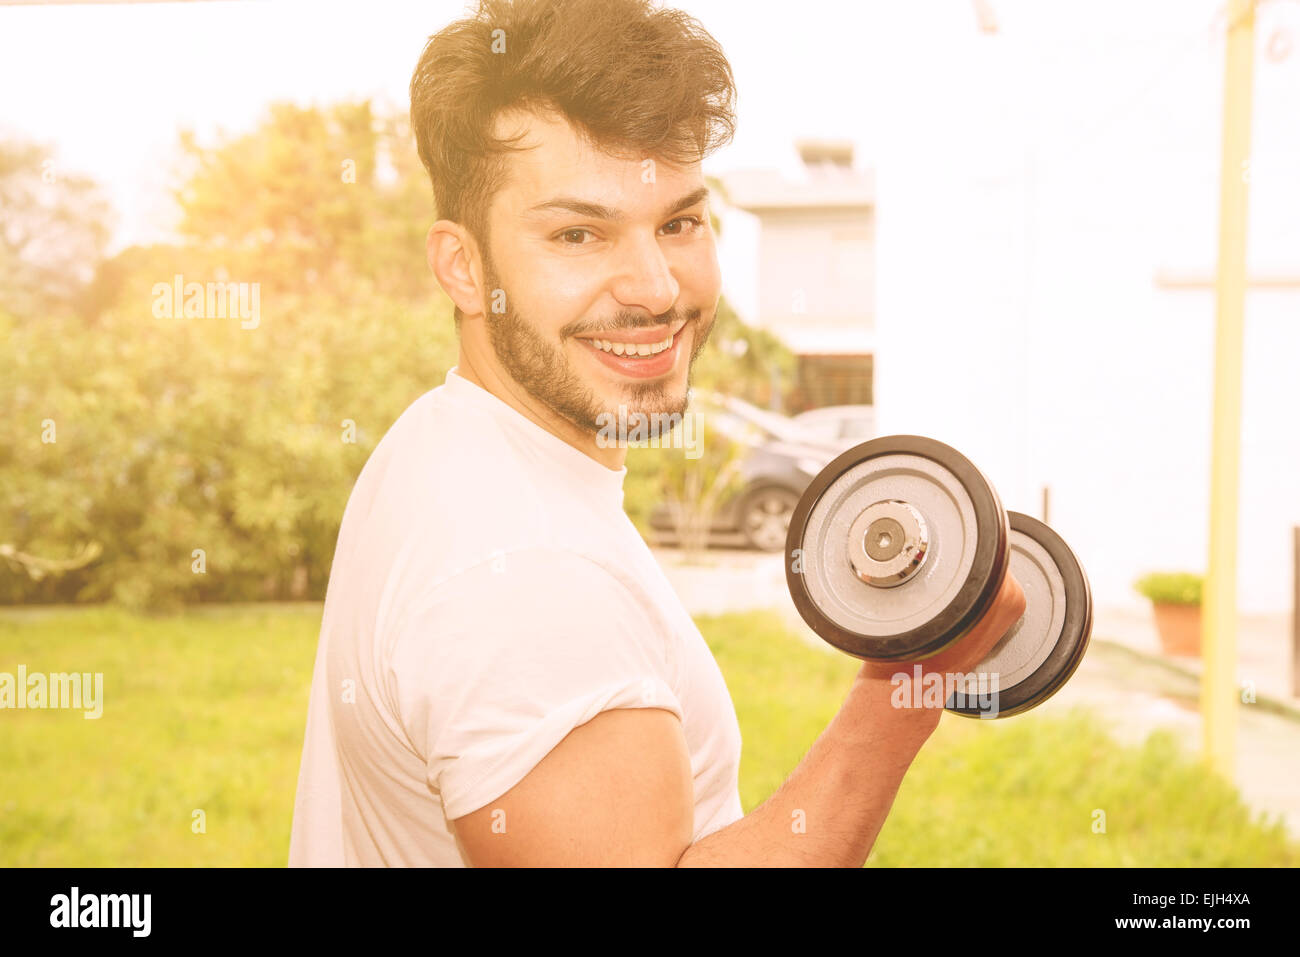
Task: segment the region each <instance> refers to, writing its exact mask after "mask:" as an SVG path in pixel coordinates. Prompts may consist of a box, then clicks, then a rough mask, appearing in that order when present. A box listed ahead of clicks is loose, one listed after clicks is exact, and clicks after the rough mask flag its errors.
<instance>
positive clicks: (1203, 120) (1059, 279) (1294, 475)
mask: <svg viewBox="0 0 1300 957" xmlns="http://www.w3.org/2000/svg"><path fill="white" fill-rule="evenodd" d="M1067 8H1068V9H1071V10H1073V11H1074V15H1072V16H1064V15H1063V14H1062V9H1063V8H1062V5H1057V4H1032V3H1028V2H1011V0H1003V2H999V3H997V4H995V9H996V10H997V13H998V17H999V21H1000V22H1001V24H1002V32H1001V33H1000V34H999V35H998V36H996V37H988V36H985V35H982V34H980V33H979V32H978V30H977V29H976V28H975V26H974V23H973V15H971V14H970V11H969V9H968V7H967V6H965V5H958V4H952V5H944V6H943V10H944V12H945V15H944V16H942V17H941V16H938V15H937V14H936V13H935V11H933V10H931V9H930V5H928V4H916V5H906V4H895V5H892V6H887V5H878V6H876V7H874V9H875V10H876V11H877V18H878V20H879V23H878V29H876V30H873V31H872V32H871V36H870V37H868V38H867V39H866V40H865V43H866V44H867V46H868V47H869V49H868V50H867V55H866V60H867V61H868V62H869V63H870V64H871V67H870V74H869V79H868V81H867V82H868V87H869V90H870V95H872V96H875V97H879V98H880V100H881V103H882V108H881V113H882V118H883V119H882V127H881V129H880V131H879V134H880V135H879V139H878V140H877V141H876V143H875V155H874V157H873V162H874V165H875V167H876V176H877V179H876V183H877V209H876V212H877V245H876V255H877V273H878V279H877V286H876V303H877V310H876V341H877V353H876V403H877V415H878V421H879V423H880V426H881V432H882V434H889V433H903V432H911V433H921V434H926V435H932V436H934V437H935V438H939V439H941V440H943V441H946V442H948V443H949V444H951V445H953V446H955V447H956V448H958V449H959V450H961V451H962V452H964V453H965V454H966V455H968V456H969V457H970V458H971V459H972V460H973V461H974V462H975V463H976V464H977V465H978V466H979V467H980V468H982V469H983V470H984V471H985V472H986V473H987V474H988V475H989V476H990V478H991V479H992V480H993V482H994V484H995V485H996V486H997V488H998V490H999V492H1000V493H1001V495H1002V498H1003V501H1004V503H1005V504H1006V505H1007V507H1008V508H1011V509H1015V510H1019V511H1024V512H1029V513H1030V514H1035V515H1037V514H1038V513H1039V509H1040V501H1041V499H1040V494H1041V492H1040V490H1041V488H1042V486H1043V485H1049V486H1050V487H1051V496H1052V497H1051V516H1050V517H1051V524H1052V525H1053V526H1054V527H1055V528H1056V529H1057V530H1058V531H1059V532H1061V534H1062V535H1063V536H1064V537H1065V539H1066V540H1067V541H1068V542H1069V543H1070V545H1071V546H1072V547H1073V548H1074V549H1075V550H1076V552H1077V553H1078V554H1079V555H1080V557H1081V559H1082V560H1083V562H1084V564H1085V567H1086V569H1087V571H1088V574H1089V576H1090V579H1091V582H1092V586H1093V589H1094V592H1095V594H1096V597H1097V601H1098V602H1099V603H1100V604H1102V605H1123V604H1137V603H1139V602H1140V601H1141V599H1140V598H1139V597H1138V596H1137V595H1136V594H1135V593H1134V592H1133V591H1132V587H1131V586H1132V582H1133V580H1134V579H1135V578H1136V577H1138V575H1139V574H1141V573H1142V572H1143V571H1146V570H1149V569H1157V568H1159V569H1191V570H1198V571H1203V570H1204V569H1205V568H1206V566H1207V548H1208V522H1209V513H1208V507H1209V467H1210V462H1209V452H1210V429H1211V400H1212V375H1213V365H1212V360H1213V324H1214V298H1213V291H1212V287H1206V288H1201V289H1168V288H1163V287H1161V286H1160V285H1158V284H1157V282H1156V281H1155V280H1156V275H1157V273H1158V272H1159V271H1161V270H1170V269H1173V270H1180V271H1187V270H1201V271H1203V272H1205V273H1206V274H1207V275H1212V266H1213V263H1214V257H1215V249H1216V239H1217V217H1218V164H1219V127H1220V123H1221V90H1222V75H1223V63H1222V47H1223V25H1222V20H1221V18H1220V20H1219V21H1218V23H1217V24H1214V16H1215V11H1216V9H1217V8H1218V4H1216V3H1213V2H1186V3H1178V4H1169V3H1160V4H1150V5H1145V4H1132V3H1116V2H1102V3H1094V4H1086V5H1085V4H1076V5H1067ZM1288 24H1289V25H1290V27H1291V28H1292V30H1293V32H1292V34H1291V37H1292V46H1293V48H1294V51H1293V52H1292V53H1291V55H1290V57H1289V58H1288V59H1286V60H1284V61H1281V62H1274V61H1272V60H1270V59H1268V58H1267V57H1266V56H1264V55H1262V48H1263V45H1264V44H1265V43H1266V42H1267V41H1268V39H1269V37H1270V36H1271V34H1272V32H1273V31H1274V30H1275V29H1276V28H1277V27H1278V26H1279V25H1288ZM1259 33H1260V37H1259V41H1260V46H1261V56H1260V58H1259V60H1258V62H1257V68H1256V110H1255V150H1254V156H1253V159H1252V166H1251V170H1250V177H1251V227H1250V236H1249V240H1250V245H1249V258H1250V263H1251V271H1252V272H1253V273H1266V272H1269V273H1274V274H1276V273H1279V272H1289V274H1290V275H1292V276H1296V275H1298V274H1300V122H1297V117H1300V7H1297V5H1294V4H1269V5H1266V6H1264V7H1262V8H1261V12H1260V15H1259ZM1245 349H1246V351H1245V387H1244V388H1245V391H1244V398H1243V402H1244V421H1243V427H1242V442H1243V447H1242V462H1241V464H1242V471H1241V498H1240V525H1239V535H1240V543H1239V554H1238V569H1239V581H1238V586H1239V603H1240V607H1241V608H1242V610H1244V611H1248V612H1251V611H1283V610H1285V609H1287V608H1289V607H1290V601H1291V598H1290V594H1291V560H1290V548H1291V526H1293V525H1296V524H1300V422H1298V421H1297V416H1298V415H1300V289H1296V288H1294V287H1293V288H1290V289H1252V291H1251V292H1250V294H1249V296H1248V300H1247V333H1246V345H1245Z"/></svg>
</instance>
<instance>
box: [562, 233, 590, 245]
mask: <svg viewBox="0 0 1300 957" xmlns="http://www.w3.org/2000/svg"><path fill="white" fill-rule="evenodd" d="M590 235H591V230H589V229H566V230H565V231H564V232H562V233H560V235H559V237H558V238H559V239H560V240H561V241H563V242H564V245H566V246H583V245H586V244H585V243H583V241H582V239H581V238H579V239H578V241H577V242H569V241H568V237H569V236H578V237H582V236H590Z"/></svg>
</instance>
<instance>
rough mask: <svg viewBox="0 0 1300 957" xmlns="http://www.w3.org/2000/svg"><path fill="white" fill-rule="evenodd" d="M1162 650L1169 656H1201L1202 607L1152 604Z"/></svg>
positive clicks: (1164, 603) (1159, 602) (1166, 603)
mask: <svg viewBox="0 0 1300 957" xmlns="http://www.w3.org/2000/svg"><path fill="white" fill-rule="evenodd" d="M1152 605H1153V606H1154V607H1155V611H1156V631H1157V632H1158V633H1159V634H1160V648H1161V650H1162V651H1164V653H1165V654H1167V655H1185V656H1189V657H1193V658H1199V657H1200V654H1201V606H1200V605H1175V604H1171V603H1169V602H1163V601H1158V602H1152Z"/></svg>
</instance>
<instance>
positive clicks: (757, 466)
mask: <svg viewBox="0 0 1300 957" xmlns="http://www.w3.org/2000/svg"><path fill="white" fill-rule="evenodd" d="M691 409H692V410H693V411H697V412H699V413H700V414H701V415H703V417H704V419H703V422H704V435H705V441H707V440H708V439H707V436H708V433H709V430H710V429H715V430H717V431H718V432H719V433H721V434H722V435H725V436H727V437H728V438H730V439H732V440H733V441H736V442H741V443H743V444H745V445H747V446H749V451H748V452H747V453H746V454H745V457H744V459H743V461H742V462H741V479H742V481H743V483H744V487H743V489H742V490H741V491H740V492H739V493H738V494H736V495H733V496H731V497H729V498H727V499H725V500H724V501H722V502H720V503H719V505H718V507H717V509H716V510H715V511H714V514H713V519H712V522H711V532H712V533H714V534H716V535H718V536H720V537H728V536H738V537H739V538H740V539H741V541H742V542H743V543H744V544H747V545H748V546H749V547H751V548H756V549H759V550H761V551H780V550H781V549H783V548H784V547H785V537H786V532H787V530H788V529H789V527H790V517H791V515H792V514H793V513H794V507H795V505H797V504H798V502H799V496H801V495H802V494H803V491H804V489H806V488H807V487H808V485H809V483H810V482H811V481H812V480H813V478H814V477H815V476H816V475H817V473H818V472H820V471H821V470H822V469H823V468H825V467H826V466H827V465H828V464H829V463H830V461H831V460H832V459H833V458H835V456H836V455H838V454H839V453H840V452H841V451H842V446H841V444H840V443H838V442H834V441H827V440H825V439H823V438H821V437H820V436H819V435H818V434H817V433H815V432H812V431H809V430H805V429H803V428H801V427H800V426H799V425H797V424H796V423H795V422H794V421H793V420H792V419H791V418H790V417H789V416H784V415H780V414H778V413H775V412H769V411H767V410H765V409H760V408H758V407H757V406H754V405H751V404H750V403H748V402H745V401H743V400H740V399H736V398H733V397H730V396H722V395H718V394H717V393H699V392H697V393H696V394H695V395H694V396H693V398H692V402H691ZM650 526H651V528H652V529H654V530H655V531H656V532H660V533H671V532H673V531H674V527H673V521H672V511H671V509H670V507H669V506H668V504H667V503H660V504H659V505H657V506H656V507H655V508H654V509H653V510H652V511H651V514H650Z"/></svg>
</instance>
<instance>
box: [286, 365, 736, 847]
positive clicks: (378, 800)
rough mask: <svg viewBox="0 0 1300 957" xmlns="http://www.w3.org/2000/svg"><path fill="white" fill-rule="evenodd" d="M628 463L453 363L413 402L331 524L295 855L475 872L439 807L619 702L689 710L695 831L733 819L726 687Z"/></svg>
mask: <svg viewBox="0 0 1300 957" xmlns="http://www.w3.org/2000/svg"><path fill="white" fill-rule="evenodd" d="M660 454H671V450H660ZM626 474H627V469H626V468H622V469H620V470H618V471H613V470H611V469H608V468H606V467H605V466H603V465H601V464H600V463H599V462H597V461H595V460H594V459H592V458H591V457H589V456H587V455H584V454H583V453H582V452H580V451H578V450H577V449H575V448H573V447H572V446H570V445H569V444H567V443H566V442H564V441H563V440H562V439H560V438H559V437H557V436H555V435H553V434H552V433H550V432H548V431H547V430H546V429H544V428H542V427H541V426H539V425H537V424H536V423H534V422H532V421H531V420H529V419H527V418H525V417H524V416H523V415H521V414H520V413H518V412H516V411H515V410H514V409H513V408H511V407H510V406H509V405H507V404H506V403H505V402H503V401H502V400H501V399H499V398H497V397H496V396H494V395H493V394H492V393H490V392H488V391H487V390H486V389H483V388H481V387H480V386H478V385H475V384H474V383H472V382H470V381H469V380H468V379H465V378H464V377H462V376H460V375H458V374H457V371H456V369H455V368H453V369H452V370H451V371H449V372H448V373H447V378H446V381H445V383H444V384H443V385H441V386H439V387H438V388H436V389H433V390H432V391H430V392H427V393H425V394H424V395H423V396H421V397H420V398H419V399H417V400H416V401H415V402H414V403H412V404H411V406H410V407H409V408H408V409H407V410H406V411H405V412H403V413H402V415H401V417H400V418H399V419H398V420H397V422H396V423H395V424H394V425H393V427H392V428H391V429H390V430H389V431H388V433H387V434H386V435H385V436H384V437H383V439H382V440H381V441H380V443H379V445H378V446H377V447H376V449H375V451H374V454H373V455H371V457H370V459H369V461H367V463H366V465H365V468H364V469H363V470H362V472H361V475H360V477H359V478H358V479H357V484H356V486H355V488H354V489H353V490H352V495H351V497H350V498H349V500H348V506H347V509H346V511H345V512H344V516H343V524H342V527H341V528H340V530H339V539H338V546H337V548H336V550H335V554H334V564H333V567H332V568H331V571H330V581H329V588H328V591H327V593H326V598H325V613H324V618H323V621H322V623H321V636H320V644H319V646H318V648H317V653H316V665H315V671H314V673H313V677H312V688H311V699H310V703H309V705H308V713H307V731H306V739H305V742H304V745H303V753H302V766H301V769H300V771H299V778H298V794H297V800H296V803H295V806H294V817H293V833H292V837H291V839H290V845H289V864H290V866H341V865H361V866H377V865H400V866H429V865H435V866H438V865H441V866H464V865H465V864H466V863H467V862H466V860H465V858H464V857H463V856H462V854H461V851H460V848H459V846H458V845H457V843H456V841H455V838H454V836H453V834H452V832H451V830H450V828H449V827H448V823H447V822H448V820H454V819H456V818H458V817H460V816H462V815H465V814H468V813H470V812H471V811H475V810H478V809H479V808H481V807H484V806H485V805H487V804H489V803H490V802H492V801H493V800H495V799H497V798H498V797H500V796H501V795H502V794H504V793H505V792H506V791H508V790H509V789H510V788H511V787H513V786H514V785H515V784H517V783H518V782H519V781H520V780H522V779H523V778H524V776H525V775H527V774H528V772H529V771H531V770H532V769H533V767H534V766H536V765H537V763H538V762H539V761H540V760H541V759H542V758H543V757H545V756H546V754H547V753H548V752H549V751H550V750H551V749H552V748H554V747H555V746H556V745H557V744H559V743H560V741H561V740H563V739H564V737H565V736H566V735H567V734H568V733H569V732H570V731H572V730H573V729H574V728H576V727H578V726H579V725H581V724H584V723H585V722H587V721H589V720H591V719H592V718H594V717H595V716H596V715H597V714H599V713H600V712H601V711H604V710H607V709H610V708H647V707H651V708H662V709H665V710H668V711H671V712H673V713H674V714H675V715H677V716H678V718H679V719H680V720H681V722H682V728H683V730H684V732H685V736H686V743H687V746H688V748H689V750H690V759H691V771H692V774H693V777H694V788H695V828H694V838H695V840H699V839H701V838H703V837H704V836H706V835H708V834H711V833H712V832H714V831H716V830H718V829H719V828H722V827H725V826H726V825H728V824H730V823H732V822H733V821H735V820H738V819H739V818H740V817H741V816H742V813H743V812H742V809H741V805H740V794H739V791H738V788H737V776H738V772H739V766H740V750H741V739H740V727H739V725H738V723H737V721H736V712H735V709H734V707H733V705H732V702H731V696H730V695H729V693H728V691H727V687H726V684H725V682H724V681H723V678H722V674H721V672H720V671H719V670H718V666H717V662H716V661H714V658H713V655H712V653H711V652H710V651H709V649H708V646H707V645H706V644H705V643H704V639H703V638H702V637H701V635H700V632H699V630H698V629H697V628H696V626H695V623H694V622H693V621H692V620H691V617H690V615H688V614H687V612H686V610H685V608H683V607H682V604H681V601H680V600H679V599H678V597H677V594H676V593H675V592H674V591H673V589H672V586H671V585H669V583H668V581H667V579H666V578H665V577H664V575H663V572H662V571H661V569H660V568H659V565H658V563H657V562H656V561H655V559H654V556H653V555H652V554H651V553H650V550H649V548H647V547H646V544H645V542H644V540H643V539H642V538H641V536H640V535H639V534H638V533H637V531H636V528H635V527H634V526H633V525H632V523H631V521H630V520H629V519H628V517H627V515H626V513H625V512H624V511H623V479H624V477H625V476H626Z"/></svg>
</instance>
